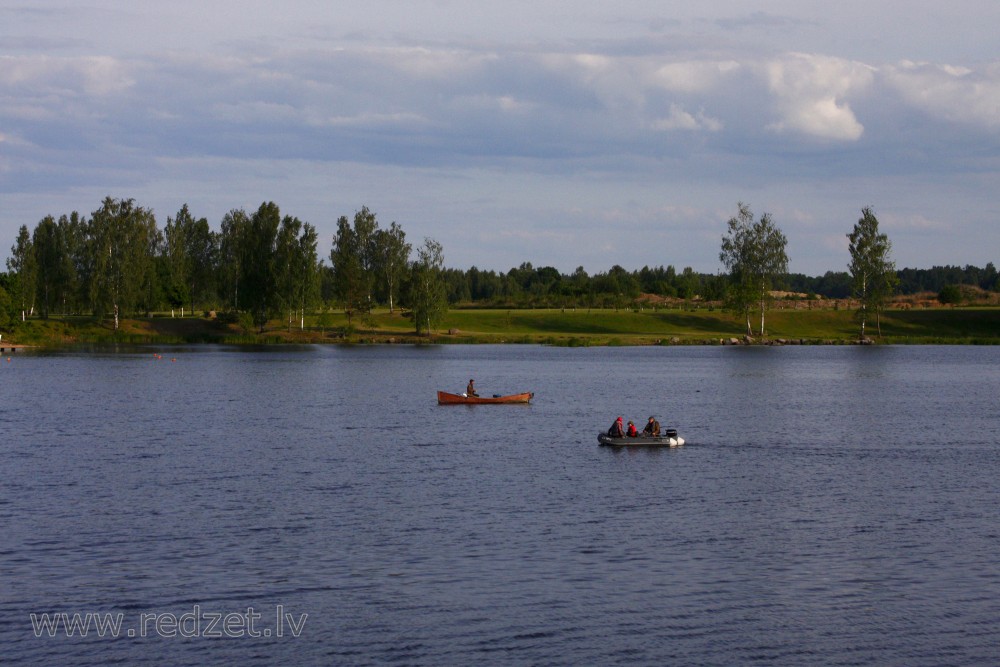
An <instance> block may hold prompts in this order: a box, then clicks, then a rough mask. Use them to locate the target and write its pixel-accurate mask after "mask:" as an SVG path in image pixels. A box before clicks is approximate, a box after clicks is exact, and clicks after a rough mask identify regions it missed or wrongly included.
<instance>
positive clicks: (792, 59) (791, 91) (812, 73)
mask: <svg viewBox="0 0 1000 667" xmlns="http://www.w3.org/2000/svg"><path fill="white" fill-rule="evenodd" d="M765 68H766V76H767V81H768V86H769V89H770V91H771V92H772V93H773V94H774V96H775V103H776V105H777V109H778V113H779V115H780V116H781V120H779V121H777V122H776V123H773V124H772V125H771V127H772V129H774V130H776V131H778V132H785V131H795V132H801V133H803V134H806V135H808V136H812V137H817V138H820V139H831V140H837V141H856V140H858V139H860V138H861V135H862V134H863V133H864V126H863V125H862V124H861V123H860V122H859V121H858V119H857V117H856V116H855V115H854V112H853V111H852V110H851V107H850V105H849V104H848V103H847V101H846V100H847V99H848V98H849V97H850V96H851V95H852V94H856V93H858V92H860V91H863V90H865V89H867V88H868V87H870V86H871V84H872V81H873V78H874V76H873V68H871V67H869V66H867V65H863V64H861V63H857V62H852V61H848V60H843V59H840V58H831V57H826V56H818V55H813V54H805V53H795V54H790V55H789V56H787V57H784V58H782V59H775V60H772V61H771V62H769V63H767V64H766V65H765Z"/></svg>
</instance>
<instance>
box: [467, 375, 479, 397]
mask: <svg viewBox="0 0 1000 667" xmlns="http://www.w3.org/2000/svg"><path fill="white" fill-rule="evenodd" d="M465 393H466V394H467V395H469V396H479V394H478V393H476V381H475V380H472V379H470V380H469V386H468V387H466V388H465Z"/></svg>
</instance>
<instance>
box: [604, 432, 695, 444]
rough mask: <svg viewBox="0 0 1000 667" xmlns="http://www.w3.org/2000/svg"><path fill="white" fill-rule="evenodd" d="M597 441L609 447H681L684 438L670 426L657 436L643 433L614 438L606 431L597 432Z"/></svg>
mask: <svg viewBox="0 0 1000 667" xmlns="http://www.w3.org/2000/svg"><path fill="white" fill-rule="evenodd" d="M597 442H599V443H600V444H602V445H607V446H609V447H680V446H681V445H683V444H684V438H682V437H680V436H679V435H677V431H676V430H675V429H672V428H668V429H667V430H665V431H664V432H663V435H661V436H660V437H657V438H651V437H646V436H642V435H640V436H638V437H636V438H627V437H626V438H612V437H611V436H610V435H608V434H607V432H606V431H605V432H601V433H598V434H597Z"/></svg>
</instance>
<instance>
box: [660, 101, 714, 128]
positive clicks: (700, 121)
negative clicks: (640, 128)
mask: <svg viewBox="0 0 1000 667" xmlns="http://www.w3.org/2000/svg"><path fill="white" fill-rule="evenodd" d="M653 129H656V130H708V131H709V132H718V131H720V130H721V129H722V123H721V122H719V121H718V120H716V119H714V118H709V117H707V116H706V115H705V113H704V112H703V111H699V112H698V113H697V114H695V115H692V114H691V113H688V112H687V111H685V110H684V109H683V108H681V107H680V106H679V105H677V104H671V105H670V111H669V113H668V114H667V116H666V117H665V118H658V119H656V120H655V121H653Z"/></svg>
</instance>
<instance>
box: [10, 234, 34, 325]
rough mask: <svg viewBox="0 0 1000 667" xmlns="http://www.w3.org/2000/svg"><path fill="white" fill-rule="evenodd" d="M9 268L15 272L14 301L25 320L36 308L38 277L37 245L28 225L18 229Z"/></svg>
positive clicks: (22, 319)
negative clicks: (32, 238)
mask: <svg viewBox="0 0 1000 667" xmlns="http://www.w3.org/2000/svg"><path fill="white" fill-rule="evenodd" d="M7 270H8V271H10V272H12V273H13V274H14V280H15V292H14V301H15V303H17V304H18V305H19V306H20V311H21V321H22V322H23V321H24V320H26V319H27V317H28V314H29V313H32V312H34V309H35V285H36V277H37V263H36V262H35V246H34V245H33V244H32V242H31V234H29V233H28V226H27V225H21V229H19V230H18V233H17V240H16V241H15V242H14V245H12V246H11V248H10V257H8V258H7Z"/></svg>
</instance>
